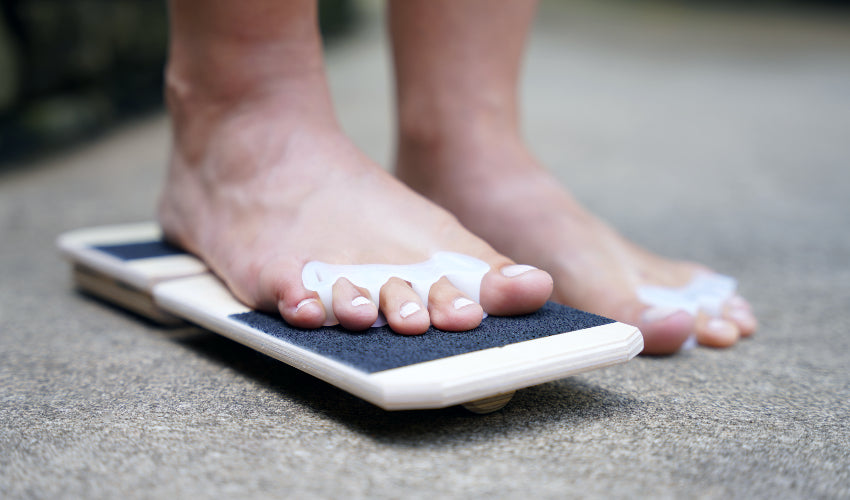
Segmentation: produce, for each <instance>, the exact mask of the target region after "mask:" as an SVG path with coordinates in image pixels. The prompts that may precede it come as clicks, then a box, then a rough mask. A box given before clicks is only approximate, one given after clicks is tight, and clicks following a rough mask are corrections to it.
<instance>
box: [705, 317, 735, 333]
mask: <svg viewBox="0 0 850 500" xmlns="http://www.w3.org/2000/svg"><path fill="white" fill-rule="evenodd" d="M705 329H706V331H709V332H711V333H713V334H714V335H717V336H723V337H728V336H729V333H730V331H732V330H733V328H732V325H730V324H729V323H728V322H727V321H724V320H722V319H720V318H712V319H711V320H709V321H708V323H707V324H706V325H705Z"/></svg>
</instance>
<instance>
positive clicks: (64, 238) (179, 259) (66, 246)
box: [56, 222, 209, 293]
mask: <svg viewBox="0 0 850 500" xmlns="http://www.w3.org/2000/svg"><path fill="white" fill-rule="evenodd" d="M161 236H162V233H161V231H160V229H159V226H157V225H156V223H153V222H144V223H137V224H123V225H114V226H99V227H94V228H87V229H77V230H74V231H69V232H66V233H63V234H62V235H60V236H59V238H57V240H56V245H57V247H58V248H59V250H60V252H61V253H62V255H63V256H64V257H65V258H66V259H67V260H68V261H70V262H71V263H73V264H75V265H82V266H84V267H85V268H86V269H88V270H90V271H94V272H96V273H99V274H100V275H103V276H106V277H109V278H111V279H113V280H117V281H119V282H121V283H123V284H125V285H128V286H130V287H132V288H135V289H138V290H141V291H145V292H148V293H149V292H150V290H151V289H152V288H153V285H154V284H156V283H158V282H160V281H163V280H168V279H174V278H182V277H185V276H192V275H195V274H201V273H205V272H208V271H209V270H208V269H207V266H206V265H205V264H204V263H203V262H201V261H200V260H198V259H197V258H195V257H193V256H191V255H188V254H183V255H168V256H161V257H152V258H149V259H134V260H129V261H125V260H122V259H119V258H117V257H115V256H112V255H109V254H108V253H106V252H102V251H100V250H97V249H95V248H93V247H94V246H100V245H113V244H129V243H139V242H148V241H156V240H158V239H160V238H161Z"/></svg>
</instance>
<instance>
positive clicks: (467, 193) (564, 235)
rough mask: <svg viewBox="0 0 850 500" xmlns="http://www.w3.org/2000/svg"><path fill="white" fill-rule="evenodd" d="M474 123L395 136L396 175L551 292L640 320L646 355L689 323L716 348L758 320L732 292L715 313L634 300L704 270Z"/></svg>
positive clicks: (676, 341) (680, 335)
mask: <svg viewBox="0 0 850 500" xmlns="http://www.w3.org/2000/svg"><path fill="white" fill-rule="evenodd" d="M473 128H474V127H468V128H467V129H466V133H454V134H451V135H449V137H443V138H438V137H437V136H435V135H433V134H430V135H426V136H424V137H422V136H416V135H410V136H405V135H402V140H401V141H400V147H399V151H398V161H397V173H398V176H399V178H401V179H402V180H404V181H405V182H406V183H407V184H408V185H410V186H411V187H413V188H414V189H416V190H417V191H419V192H420V193H422V194H424V195H426V196H427V197H429V198H430V199H432V200H434V201H436V202H437V203H439V204H440V205H442V206H444V207H445V208H447V209H448V210H449V211H451V212H452V213H454V214H455V215H456V216H457V217H458V219H459V220H460V221H461V222H462V223H463V224H464V225H465V226H466V227H468V228H470V229H471V230H472V231H474V232H475V233H476V234H478V235H479V236H481V237H483V238H484V239H486V240H487V241H488V242H489V243H490V244H492V245H493V246H494V247H495V248H496V249H497V250H498V251H500V252H503V253H504V254H505V255H509V256H510V257H512V258H514V259H518V260H520V261H522V262H528V263H530V264H533V265H535V266H538V267H540V268H541V269H544V270H546V271H548V272H549V273H550V274H551V275H552V276H553V278H554V279H555V292H554V295H553V299H554V300H556V301H558V302H561V303H563V304H566V305H569V306H572V307H576V308H579V309H583V310H586V311H590V312H593V313H596V314H600V315H604V316H607V317H610V318H613V319H616V320H618V321H622V322H625V323H629V324H633V325H636V326H638V327H639V328H640V329H641V331H642V333H643V334H644V342H645V350H644V352H645V353H648V354H665V353H672V352H675V351H677V350H678V349H679V348H680V347H681V345H682V344H683V343H684V342H685V340H687V338H688V337H689V336H690V335H691V333H692V332H696V338H697V340H698V342H699V343H701V344H704V345H708V346H715V347H724V346H730V345H732V344H734V343H735V342H737V340H738V339H739V337H740V336H747V335H750V334H752V333H753V331H754V330H755V329H756V319H755V317H754V316H753V314H752V312H751V310H750V306H749V305H748V304H747V302H746V301H744V299H742V298H740V297H737V296H736V297H734V298H732V299H730V300H728V301H727V302H726V304H724V307H723V314H722V318H720V319H712V318H709V317H706V316H703V315H699V316H698V317H693V316H691V315H689V314H688V313H685V312H683V311H671V310H669V309H663V308H651V307H648V306H646V305H645V304H642V303H641V302H640V301H639V300H638V298H637V295H636V290H637V289H638V287H640V286H642V285H656V286H669V287H679V286H683V285H685V284H687V283H688V282H689V281H690V280H691V279H692V278H693V277H694V276H695V274H696V273H700V272H710V270H708V269H706V268H705V267H703V266H700V265H698V264H693V263H688V262H679V261H672V260H667V259H664V258H661V257H659V256H657V255H654V254H652V253H650V252H648V251H646V250H644V249H642V248H639V247H638V246H636V245H634V244H633V243H631V242H629V241H627V240H626V239H624V238H623V237H622V236H620V235H619V234H618V233H617V232H616V231H614V230H613V229H612V228H611V227H610V226H608V225H607V224H605V223H604V222H602V221H601V220H599V219H597V218H596V217H594V216H593V215H591V214H590V213H588V212H587V211H586V210H584V209H583V208H582V207H581V206H580V205H579V204H578V203H577V202H576V201H575V199H574V198H573V197H572V196H571V195H570V194H569V193H568V192H567V191H566V190H564V189H563V188H562V187H561V186H559V184H558V182H557V181H556V180H555V179H554V178H553V177H552V176H551V175H550V174H549V173H548V172H546V171H545V169H543V168H542V167H541V166H540V165H539V164H538V163H537V161H536V160H535V159H534V158H533V157H532V155H531V154H530V153H529V152H528V150H527V149H526V148H525V146H524V145H523V143H522V141H521V140H520V139H519V138H518V137H517V135H516V134H515V133H513V132H512V131H504V130H502V131H500V130H491V131H482V130H480V129H478V130H473Z"/></svg>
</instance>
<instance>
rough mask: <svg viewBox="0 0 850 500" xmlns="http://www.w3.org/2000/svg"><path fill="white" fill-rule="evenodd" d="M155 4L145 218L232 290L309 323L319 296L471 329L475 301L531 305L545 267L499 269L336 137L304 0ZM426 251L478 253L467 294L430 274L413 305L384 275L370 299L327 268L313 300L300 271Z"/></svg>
mask: <svg viewBox="0 0 850 500" xmlns="http://www.w3.org/2000/svg"><path fill="white" fill-rule="evenodd" d="M170 14H171V22H172V26H171V32H172V38H171V45H170V52H169V63H168V67H167V70H166V97H167V102H168V107H169V111H170V113H171V117H172V121H173V135H174V148H173V152H172V157H171V164H170V168H169V172H168V178H167V181H166V183H165V187H164V190H163V193H162V196H161V200H160V206H159V221H160V224H161V225H162V227H163V230H164V232H165V234H166V236H167V237H168V238H169V239H170V240H172V241H174V242H175V243H177V244H178V245H180V246H182V247H183V248H185V249H187V250H188V251H190V252H193V253H195V254H196V255H198V256H199V257H200V258H202V259H203V260H204V261H205V262H206V263H207V264H208V265H209V266H210V267H211V269H212V270H213V271H214V272H215V273H216V274H217V275H218V276H219V278H221V279H222V280H223V281H224V282H225V283H226V284H227V286H228V287H229V288H230V290H231V291H232V292H233V293H234V295H236V297H238V298H239V299H240V300H242V301H243V302H244V303H246V304H247V305H249V306H251V307H254V308H257V309H261V310H267V311H275V310H277V311H279V312H280V314H281V315H282V316H283V318H284V319H285V320H286V321H287V322H288V323H290V324H292V325H294V326H297V327H302V328H317V327H319V326H321V325H322V324H323V323H324V321H325V317H326V312H325V309H324V308H325V307H332V308H333V312H334V314H335V315H336V317H337V319H338V320H339V322H340V324H341V325H342V326H344V327H346V328H349V329H352V330H359V329H364V328H367V327H369V326H370V325H371V324H372V323H373V322H374V321H375V319H376V318H377V315H378V310H380V311H381V312H383V313H384V315H385V316H386V318H387V321H388V323H389V325H390V327H391V328H392V329H393V330H395V331H396V332H398V333H402V334H418V333H423V332H424V331H425V330H427V329H428V327H429V326H430V325H432V324H433V325H434V326H436V327H438V328H441V329H445V330H467V329H471V328H474V327H475V326H477V325H478V324H479V323H480V322H481V319H482V315H483V312H484V311H486V312H487V313H489V314H493V315H511V314H523V313H528V312H532V311H534V310H536V309H538V308H539V307H540V306H542V305H543V303H544V302H545V301H546V299H547V298H548V297H549V296H550V295H551V292H552V279H551V277H550V276H549V275H548V274H547V273H545V272H543V271H540V270H536V269H532V270H529V271H527V272H524V273H521V274H519V275H516V276H509V275H510V274H512V273H510V270H513V269H517V268H515V267H512V266H514V265H515V263H514V262H513V261H512V260H510V259H509V258H507V257H505V256H504V255H501V254H499V253H498V252H496V251H495V250H493V248H492V247H491V246H490V245H488V244H487V243H485V242H484V241H483V240H482V239H480V238H479V237H477V236H475V235H473V234H472V233H470V232H469V231H468V230H466V229H464V228H463V227H462V226H461V225H460V224H459V223H458V222H457V220H456V218H455V217H454V216H452V215H451V214H450V213H448V212H447V211H446V210H444V209H442V208H440V207H439V206H437V205H436V204H434V203H432V202H430V201H428V200H427V199H425V198H424V197H422V196H420V195H419V194H417V193H415V192H414V191H412V190H411V189H410V188H408V187H406V186H404V185H403V184H402V183H400V182H399V181H398V180H396V179H395V178H394V177H392V176H391V175H390V174H388V173H386V172H385V171H384V170H383V169H381V168H380V167H379V166H378V165H376V164H374V163H373V162H372V161H371V160H369V159H368V158H366V157H365V155H363V154H362V153H361V152H360V151H359V150H358V149H357V148H356V147H355V146H354V145H353V144H352V143H351V142H350V141H349V140H348V138H347V137H345V135H344V134H343V133H342V131H341V130H340V127H339V124H338V123H337V120H336V117H335V115H334V111H333V108H332V105H331V99H330V94H329V92H328V87H327V83H326V81H325V75H324V69H323V63H322V53H321V43H320V38H319V33H318V29H317V26H316V6H315V3H314V2H312V1H302V0H298V1H287V2H278V1H267V0H251V1H246V2H238V3H237V2H230V1H228V0H214V1H203V2H200V1H195V0H175V1H173V2H171V3H170ZM439 250H446V251H453V252H459V253H463V254H467V255H470V256H473V257H476V258H478V259H481V260H483V261H485V262H486V263H487V264H489V265H490V267H491V270H490V272H489V273H487V274H486V275H485V277H484V279H483V280H482V284H481V297H480V305H479V304H468V303H465V302H464V301H460V302H457V299H458V298H467V297H465V296H464V295H463V294H462V293H461V292H460V291H459V290H457V289H456V288H454V287H453V286H452V285H451V284H450V283H449V282H448V281H447V280H445V279H443V280H440V281H439V282H437V283H436V284H435V285H434V286H433V287H432V288H431V291H430V295H429V301H428V305H427V307H426V305H425V304H423V303H422V301H421V299H420V298H419V296H418V295H417V294H416V293H415V292H414V291H413V290H412V288H411V287H410V285H409V284H408V283H406V282H404V281H401V280H399V279H397V278H393V279H390V280H388V281H387V282H386V283H385V284H384V286H383V287H382V288H381V290H380V294H379V296H378V297H371V296H369V293H368V291H366V290H364V289H360V288H358V287H356V286H354V285H353V284H352V283H350V282H348V281H347V280H340V281H338V282H337V283H336V285H335V286H334V289H333V301H332V302H333V303H332V304H326V305H325V304H322V303H321V301H319V300H318V296H317V294H316V293H315V292H312V291H309V290H306V289H305V288H304V286H303V284H302V281H301V270H302V268H303V267H304V265H305V264H306V263H307V262H309V261H311V260H318V261H322V262H327V263H332V264H372V263H387V264H411V263H417V262H422V261H425V260H427V259H428V258H429V257H430V256H431V255H432V254H433V253H435V252H437V251H439ZM502 271H507V273H506V274H507V275H506V274H503V272H502ZM455 304H461V305H463V307H460V308H457V307H455ZM464 304H465V305H464Z"/></svg>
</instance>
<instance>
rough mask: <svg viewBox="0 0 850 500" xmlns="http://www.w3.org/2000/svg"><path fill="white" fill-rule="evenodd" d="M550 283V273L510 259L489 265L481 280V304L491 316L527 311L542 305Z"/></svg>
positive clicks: (549, 293)
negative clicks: (488, 269) (515, 262)
mask: <svg viewBox="0 0 850 500" xmlns="http://www.w3.org/2000/svg"><path fill="white" fill-rule="evenodd" d="M553 286H554V284H553V281H552V276H550V275H549V273H547V272H545V271H542V270H540V269H537V268H536V267H532V266H528V265H523V264H513V263H510V262H504V263H500V264H499V265H491V269H490V271H489V272H488V273H487V274H485V275H484V278H483V279H482V280H481V306H482V308H483V309H484V311H486V312H487V314H493V315H495V316H512V315H517V314H528V313H531V312H534V311H536V310H538V309H540V308H541V307H543V304H545V303H546V300H548V299H549V296H551V295H552V289H553Z"/></svg>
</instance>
